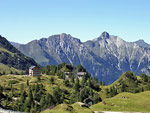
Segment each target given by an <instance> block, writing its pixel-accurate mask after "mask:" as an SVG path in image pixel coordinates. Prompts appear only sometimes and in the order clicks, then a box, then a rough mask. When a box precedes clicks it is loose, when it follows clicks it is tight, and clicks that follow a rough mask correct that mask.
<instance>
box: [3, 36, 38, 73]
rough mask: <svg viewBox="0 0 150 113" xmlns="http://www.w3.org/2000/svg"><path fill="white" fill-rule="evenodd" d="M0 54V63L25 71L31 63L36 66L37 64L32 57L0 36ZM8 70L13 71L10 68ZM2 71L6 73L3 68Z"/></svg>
mask: <svg viewBox="0 0 150 113" xmlns="http://www.w3.org/2000/svg"><path fill="white" fill-rule="evenodd" d="M0 56H1V57H0V63H1V64H4V65H6V66H8V67H9V68H15V69H17V70H24V71H25V70H27V69H29V67H30V66H31V65H35V66H38V64H37V63H36V62H35V61H34V60H33V59H32V58H29V57H27V56H25V55H24V54H22V53H21V52H20V51H18V50H17V49H16V48H15V47H14V46H12V45H11V44H10V43H9V42H8V41H7V40H6V39H5V38H4V37H2V36H0ZM6 66H5V67H6ZM0 69H1V68H0ZM9 70H11V71H13V70H12V69H9ZM3 71H4V72H5V73H8V72H7V71H5V69H4V70H3ZM0 72H1V70H0ZM13 72H14V71H13ZM15 72H17V71H15Z"/></svg>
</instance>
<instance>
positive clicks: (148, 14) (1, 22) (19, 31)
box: [0, 0, 150, 44]
mask: <svg viewBox="0 0 150 113" xmlns="http://www.w3.org/2000/svg"><path fill="white" fill-rule="evenodd" d="M104 31H107V32H108V33H109V34H110V35H116V36H119V37H121V38H122V39H124V40H125V41H128V42H133V41H137V40H139V39H144V40H145V42H147V43H149V44H150V0H0V35H2V36H3V37H5V38H7V39H8V40H9V41H14V42H18V43H22V44H25V43H28V42H30V41H31V40H35V39H40V38H47V37H49V36H51V35H54V34H61V33H67V34H71V35H72V36H73V37H76V38H79V39H81V41H82V42H85V41H87V40H92V39H94V38H97V37H99V36H100V35H101V33H102V32H104Z"/></svg>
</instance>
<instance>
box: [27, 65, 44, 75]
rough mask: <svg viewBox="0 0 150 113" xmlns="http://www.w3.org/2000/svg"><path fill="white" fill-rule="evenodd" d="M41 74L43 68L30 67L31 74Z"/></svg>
mask: <svg viewBox="0 0 150 113" xmlns="http://www.w3.org/2000/svg"><path fill="white" fill-rule="evenodd" d="M38 75H41V70H40V69H39V68H37V67H35V68H33V69H29V76H38Z"/></svg>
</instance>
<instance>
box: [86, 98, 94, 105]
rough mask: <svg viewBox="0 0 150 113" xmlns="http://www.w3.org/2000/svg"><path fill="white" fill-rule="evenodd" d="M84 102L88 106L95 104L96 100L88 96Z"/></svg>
mask: <svg viewBox="0 0 150 113" xmlns="http://www.w3.org/2000/svg"><path fill="white" fill-rule="evenodd" d="M84 103H85V104H87V105H88V106H91V105H93V103H94V101H93V99H92V98H86V99H84Z"/></svg>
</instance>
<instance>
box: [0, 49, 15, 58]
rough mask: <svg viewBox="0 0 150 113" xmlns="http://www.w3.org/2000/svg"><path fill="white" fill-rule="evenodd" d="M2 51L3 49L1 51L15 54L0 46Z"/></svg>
mask: <svg viewBox="0 0 150 113" xmlns="http://www.w3.org/2000/svg"><path fill="white" fill-rule="evenodd" d="M0 51H1V52H6V53H9V54H10V55H11V56H14V53H12V52H10V51H8V50H7V49H4V48H1V47H0Z"/></svg>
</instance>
